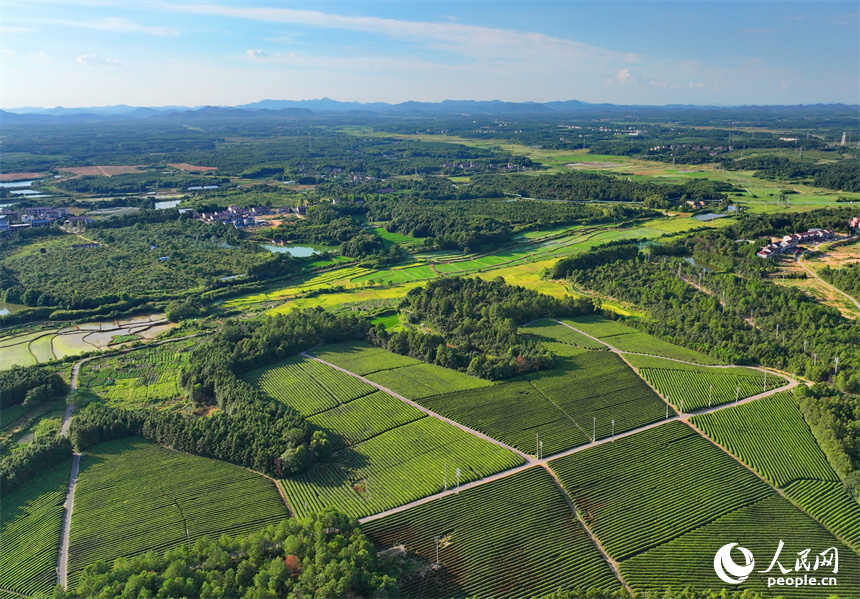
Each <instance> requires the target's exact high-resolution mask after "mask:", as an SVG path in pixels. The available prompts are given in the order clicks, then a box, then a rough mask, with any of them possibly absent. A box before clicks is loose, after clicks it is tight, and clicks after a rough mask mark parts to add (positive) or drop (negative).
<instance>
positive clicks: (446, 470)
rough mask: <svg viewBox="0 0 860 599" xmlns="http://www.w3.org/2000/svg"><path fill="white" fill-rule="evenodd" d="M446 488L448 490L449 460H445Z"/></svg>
mask: <svg viewBox="0 0 860 599" xmlns="http://www.w3.org/2000/svg"><path fill="white" fill-rule="evenodd" d="M445 490H446V491H447V490H448V462H445Z"/></svg>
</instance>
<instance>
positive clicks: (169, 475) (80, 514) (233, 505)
mask: <svg viewBox="0 0 860 599" xmlns="http://www.w3.org/2000/svg"><path fill="white" fill-rule="evenodd" d="M66 481H67V482H68V472H66ZM288 516H289V513H288V511H287V509H286V507H285V506H284V503H283V501H282V500H281V498H280V497H279V495H278V492H277V489H276V488H275V486H274V484H273V483H272V481H270V480H269V479H267V478H265V477H263V476H260V475H258V474H254V473H253V472H251V471H249V470H246V469H244V468H240V467H238V466H234V465H232V464H227V463H225V462H219V461H217V460H210V459H207V458H201V457H195V456H190V455H187V454H184V453H179V452H175V451H171V450H169V449H164V448H162V447H160V446H158V445H155V444H153V443H149V442H147V441H143V440H141V439H137V438H129V439H121V440H118V441H110V442H107V443H101V444H99V445H96V446H94V447H92V448H91V449H90V450H88V451H87V453H86V454H85V455H84V456H83V457H82V458H81V470H80V475H79V477H78V484H77V490H76V492H75V509H74V512H73V514H72V523H71V535H70V546H69V584H70V586H72V587H74V585H75V584H76V583H77V580H78V578H79V577H80V574H81V571H82V570H83V568H84V567H85V566H87V565H88V564H91V563H93V562H95V561H96V560H99V559H105V560H108V561H110V560H113V559H114V558H116V557H117V556H126V557H127V556H132V555H137V554H140V553H143V552H146V551H149V550H156V551H161V550H164V549H166V548H168V547H175V546H178V545H181V544H183V543H188V542H193V541H194V540H196V539H198V538H200V537H202V536H203V535H209V536H211V537H214V538H217V537H218V536H219V535H221V534H222V533H227V534H231V535H234V534H239V533H246V532H251V531H256V530H259V529H261V528H263V527H265V526H266V525H268V524H271V523H274V522H278V521H280V520H281V519H283V518H286V517H288ZM51 571H52V572H53V567H52V569H51Z"/></svg>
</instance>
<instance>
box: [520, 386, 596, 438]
mask: <svg viewBox="0 0 860 599" xmlns="http://www.w3.org/2000/svg"><path fill="white" fill-rule="evenodd" d="M529 385H531V387H532V389H534V390H535V391H537V392H538V393H540V394H541V397H543V398H544V399H545V400H547V401H548V402H549V403H551V404H552V405H554V406H555V407H556V408H557V409H558V411H559V412H561V413H562V414H564V415H565V416H567V418H568V420H570V421H571V422H572V423H573V426H575V427H576V428H578V429H579V432H581V433H582V434H583V435H585V437H586V438H590V439H591V440H592V441H594V440H595V439H594V437H592V436H591V435H589V434H588V433H586V432H585V431H584V430H582V427H581V426H579V424H578V423H577V422H576V420H574V419H573V416H571V415H570V414H568V413H567V412H565V411H564V410H563V409H562V408H561V406H560V405H558V404H557V403H555V402H554V401H553V400H551V399H550V398H549V396H547V395H546V393H544V392H543V391H541V390H540V389H538V388H537V387H536V386H535V384H534V383H533V382H531V381H529Z"/></svg>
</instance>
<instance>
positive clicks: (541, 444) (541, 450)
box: [538, 441, 543, 460]
mask: <svg viewBox="0 0 860 599" xmlns="http://www.w3.org/2000/svg"><path fill="white" fill-rule="evenodd" d="M538 459H540V460H542V459H543V441H541V442H540V457H539V458H538Z"/></svg>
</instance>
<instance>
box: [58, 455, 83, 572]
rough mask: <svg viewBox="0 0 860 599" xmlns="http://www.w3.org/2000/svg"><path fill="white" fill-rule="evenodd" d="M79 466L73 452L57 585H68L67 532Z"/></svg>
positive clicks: (79, 460)
mask: <svg viewBox="0 0 860 599" xmlns="http://www.w3.org/2000/svg"><path fill="white" fill-rule="evenodd" d="M80 465H81V454H79V453H78V452H75V454H74V457H73V459H72V473H71V475H70V476H69V490H68V491H67V492H66V503H65V504H64V506H63V507H64V508H65V514H64V515H63V534H62V536H61V537H60V555H59V558H58V559H57V584H61V585H63V588H65V587H66V585H67V584H68V582H67V573H68V570H69V531H70V530H71V527H72V510H73V508H74V506H75V486H77V484H78V470H79V469H80Z"/></svg>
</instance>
